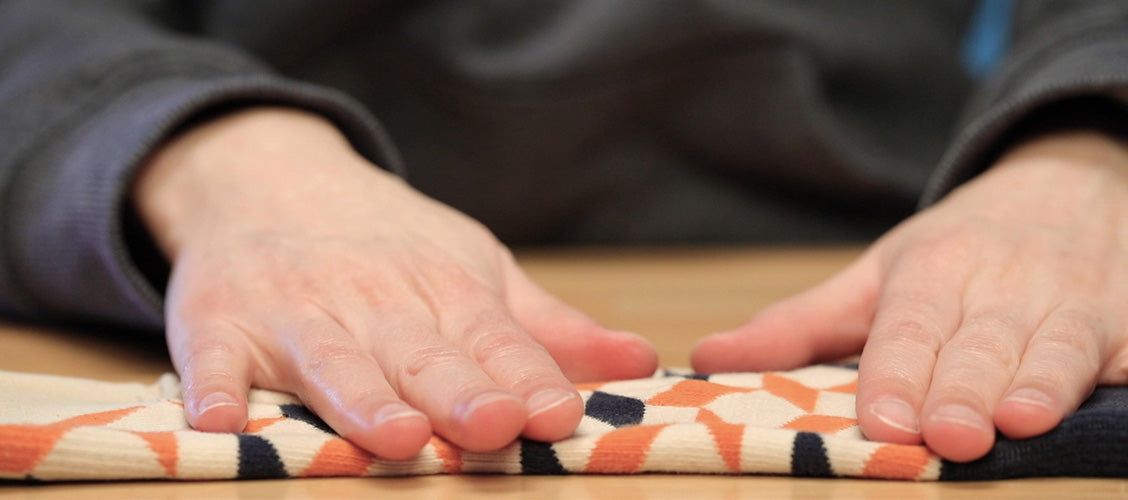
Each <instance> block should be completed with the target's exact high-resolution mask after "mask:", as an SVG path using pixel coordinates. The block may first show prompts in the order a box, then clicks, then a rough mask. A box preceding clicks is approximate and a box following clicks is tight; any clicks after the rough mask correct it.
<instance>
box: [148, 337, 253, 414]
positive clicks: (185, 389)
mask: <svg viewBox="0 0 1128 500" xmlns="http://www.w3.org/2000/svg"><path fill="white" fill-rule="evenodd" d="M241 334H242V332H240V331H238V329H237V328H235V327H233V326H229V325H219V324H212V325H202V324H197V325H187V324H185V323H184V322H182V321H179V320H178V319H177V318H176V317H172V318H171V319H170V321H169V325H168V333H167V339H168V345H169V354H170V356H171V358H172V362H173V365H174V366H175V367H176V371H177V373H178V374H180V384H181V397H183V399H184V412H185V414H186V417H187V419H188V423H189V425H191V426H192V427H193V428H195V429H197V430H201V431H205V432H241V431H242V430H243V427H245V426H246V424H247V391H248V389H249V388H250V380H249V369H248V368H249V366H248V359H249V357H248V353H247V352H246V350H245V349H244V348H243V346H242V345H241V344H240V343H239V342H237V341H236V340H234V339H238V338H240V337H239V336H240V335H241Z"/></svg>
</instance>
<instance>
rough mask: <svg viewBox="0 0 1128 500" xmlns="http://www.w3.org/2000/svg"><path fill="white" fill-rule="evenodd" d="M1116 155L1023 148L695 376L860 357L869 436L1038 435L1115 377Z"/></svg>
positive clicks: (707, 342) (1119, 184) (1120, 246)
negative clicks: (855, 355) (705, 372)
mask: <svg viewBox="0 0 1128 500" xmlns="http://www.w3.org/2000/svg"><path fill="white" fill-rule="evenodd" d="M1126 300H1128V148H1126V147H1125V145H1124V144H1123V143H1120V142H1117V141H1116V140H1113V139H1111V138H1109V137H1106V136H1103V135H1101V134H1099V133H1096V132H1074V133H1068V134H1064V133H1063V134H1059V135H1054V136H1046V137H1043V138H1040V139H1037V140H1031V141H1029V142H1026V143H1024V144H1022V145H1020V146H1019V147H1017V148H1015V149H1013V150H1012V151H1010V152H1009V153H1008V154H1007V155H1006V156H1005V157H1003V158H1002V159H1001V160H1000V161H999V162H998V163H997V164H996V165H995V166H994V167H992V168H991V169H990V170H988V171H987V172H985V173H984V174H982V175H980V176H979V177H978V178H976V179H974V180H972V181H971V182H968V183H967V184H965V185H964V186H963V187H961V188H960V189H958V190H956V191H955V192H953V193H951V194H950V195H949V196H948V197H947V198H946V199H945V200H943V201H942V202H941V203H939V204H937V205H935V206H934V207H932V208H930V209H928V210H925V211H923V212H921V213H920V214H918V215H917V216H915V217H913V218H911V219H909V220H907V221H906V222H904V223H903V224H901V225H900V226H898V227H896V228H895V229H893V230H892V231H891V232H889V233H888V234H887V235H885V236H884V237H882V238H881V239H880V240H878V241H877V242H876V243H875V244H874V245H873V246H872V247H871V248H870V249H869V250H868V251H867V252H866V253H865V254H864V255H862V256H861V257H860V258H859V259H858V261H857V262H855V263H854V264H852V265H851V266H850V267H848V268H847V269H845V270H844V271H843V272H841V273H840V274H838V275H837V276H835V277H832V278H831V279H829V280H828V281H826V282H824V283H822V284H821V285H819V286H817V287H815V288H813V289H811V290H809V291H807V292H804V293H803V294H800V295H798V296H796V297H793V298H791V299H788V300H785V301H783V302H780V303H778V304H775V305H774V306H771V307H769V308H767V309H766V310H764V311H763V312H762V313H760V314H759V315H757V316H756V317H755V318H753V319H752V320H751V321H749V322H748V323H746V324H745V325H743V326H741V327H739V328H737V329H735V330H733V331H731V332H726V333H721V334H717V335H714V336H712V337H709V338H706V339H704V340H703V341H702V342H700V343H699V344H698V346H697V347H696V348H695V350H694V352H693V364H694V367H695V368H697V369H698V370H702V371H707V372H715V371H726V370H747V369H752V370H766V369H785V368H793V367H798V366H801V365H804V364H807V363H810V362H815V361H827V360H834V359H841V358H842V357H845V356H847V355H850V354H853V353H856V352H858V351H859V350H861V349H862V347H863V344H864V350H863V351H862V355H861V359H860V361H859V375H858V376H859V380H858V397H857V410H858V419H859V424H860V425H861V427H862V430H863V431H864V432H865V434H866V435H867V436H868V437H869V438H871V439H875V440H880V441H889V442H895V443H904V444H913V443H919V442H921V441H922V440H923V442H924V443H925V444H926V445H927V446H929V447H930V448H931V449H932V450H933V451H935V452H936V453H937V454H939V455H940V456H942V457H944V458H947V459H950V460H954V461H969V460H973V459H976V458H979V457H981V456H983V455H984V454H986V453H987V452H988V451H990V448H991V446H992V445H993V444H994V438H995V430H996V428H997V429H998V430H999V431H1001V432H1002V433H1003V434H1004V435H1006V436H1008V437H1011V438H1025V437H1031V436H1035V435H1038V434H1041V433H1044V432H1047V431H1049V430H1050V429H1052V428H1053V427H1054V426H1056V425H1057V424H1058V423H1060V422H1061V420H1062V419H1063V418H1064V417H1065V416H1066V415H1067V414H1069V413H1071V412H1073V411H1074V410H1076V409H1077V407H1078V406H1079V405H1080V404H1081V402H1082V401H1083V400H1084V399H1085V398H1086V397H1087V396H1088V395H1089V394H1090V392H1091V391H1092V390H1093V388H1094V386H1095V385H1097V384H1118V385H1119V384H1125V382H1126V374H1128V349H1126V343H1128V331H1126V330H1125V328H1126V326H1128V308H1125V307H1124V304H1125V301H1126Z"/></svg>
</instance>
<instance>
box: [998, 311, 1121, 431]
mask: <svg viewBox="0 0 1128 500" xmlns="http://www.w3.org/2000/svg"><path fill="white" fill-rule="evenodd" d="M1101 317H1102V316H1099V315H1095V314H1089V313H1085V312H1082V311H1081V310H1078V309H1068V308H1062V309H1057V310H1055V311H1054V312H1053V313H1051V314H1050V315H1049V316H1048V317H1047V318H1046V320H1045V321H1043V322H1042V324H1041V325H1040V326H1039V327H1038V329H1037V331H1036V332H1035V333H1034V335H1033V337H1032V338H1031V339H1030V342H1029V345H1028V346H1027V348H1026V352H1025V354H1024V355H1023V357H1022V362H1021V364H1020V365H1019V368H1018V372H1017V373H1016V374H1015V376H1014V381H1013V382H1012V383H1011V384H1010V386H1009V387H1008V388H1007V390H1006V392H1005V395H1004V397H1003V399H1002V401H1000V402H999V404H998V406H997V407H996V408H995V415H994V423H995V426H996V427H998V429H999V431H1001V432H1002V433H1003V434H1005V435H1006V436H1007V437H1010V438H1012V439H1023V438H1028V437H1033V436H1037V435H1039V434H1042V433H1045V432H1047V431H1049V430H1050V429H1053V428H1054V427H1056V426H1057V425H1058V424H1059V423H1061V421H1062V419H1064V418H1065V416H1066V415H1067V414H1069V413H1071V412H1073V411H1074V410H1076V409H1077V408H1078V407H1079V406H1080V405H1081V402H1082V401H1084V399H1085V398H1086V397H1087V396H1088V395H1089V394H1090V393H1091V392H1092V391H1093V388H1094V386H1095V385H1096V383H1097V378H1098V376H1099V372H1100V368H1101V346H1102V343H1103V342H1105V339H1107V338H1108V337H1109V335H1110V331H1109V328H1108V326H1107V324H1106V323H1105V322H1104V321H1102V320H1101V319H1100V318H1101Z"/></svg>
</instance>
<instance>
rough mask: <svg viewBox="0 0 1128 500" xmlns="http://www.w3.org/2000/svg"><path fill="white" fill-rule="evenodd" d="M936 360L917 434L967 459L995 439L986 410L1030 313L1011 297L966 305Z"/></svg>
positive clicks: (1004, 380) (1009, 368)
mask: <svg viewBox="0 0 1128 500" xmlns="http://www.w3.org/2000/svg"><path fill="white" fill-rule="evenodd" d="M971 307H974V308H975V309H971V308H969V309H968V310H967V312H966V313H965V315H964V317H963V321H962V322H961V324H960V325H959V327H958V329H957V330H956V333H955V335H953V336H952V338H951V339H950V340H949V341H948V342H947V343H945V344H944V346H943V347H942V348H941V350H940V353H939V356H938V357H937V360H936V367H935V369H934V370H933V373H934V375H933V379H932V383H931V385H930V387H929V388H928V395H927V397H926V398H925V403H924V405H923V406H922V407H921V436H922V438H923V439H924V442H925V444H927V445H928V447H929V448H931V449H932V450H933V451H934V452H936V453H937V454H938V455H940V456H942V457H944V458H947V459H949V460H953V461H957V462H967V461H970V460H974V459H977V458H979V457H982V456H983V455H985V454H987V452H988V451H990V450H991V447H992V446H993V445H994V442H995V426H994V424H993V423H992V421H991V415H992V414H993V413H994V411H995V405H996V403H997V402H998V401H999V399H1001V398H1002V396H1003V392H1004V391H1005V390H1006V388H1007V386H1009V385H1010V383H1011V380H1012V378H1013V376H1014V373H1015V371H1016V370H1017V369H1018V363H1019V359H1020V357H1021V356H1022V352H1023V350H1024V348H1025V345H1026V341H1027V338H1028V337H1029V335H1030V334H1029V332H1031V331H1032V330H1033V329H1034V327H1035V324H1036V322H1037V319H1036V318H1025V317H1023V316H1022V315H1021V313H1018V312H1017V311H1021V310H1023V309H1025V308H1024V307H1021V305H1020V304H1017V303H1014V302H1013V301H1008V300H1003V301H1000V302H997V303H995V304H991V305H982V304H980V305H978V306H971Z"/></svg>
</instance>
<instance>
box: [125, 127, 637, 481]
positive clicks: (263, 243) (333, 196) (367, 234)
mask: <svg viewBox="0 0 1128 500" xmlns="http://www.w3.org/2000/svg"><path fill="white" fill-rule="evenodd" d="M133 195H134V203H135V206H136V207H137V210H138V212H139V213H140V214H141V216H142V219H143V220H144V221H145V222H146V225H147V227H148V228H149V229H150V231H151V232H152V234H153V236H154V239H155V240H156V241H157V243H158V245H159V246H160V247H161V249H162V251H163V252H164V253H165V255H166V256H167V257H168V258H169V260H170V262H171V263H172V275H171V278H170V283H169V286H168V293H167V301H166V302H167V303H166V318H167V338H168V344H169V349H170V353H171V356H172V359H173V363H174V365H175V366H176V369H177V371H178V372H179V374H180V376H181V379H182V382H183V390H184V399H185V408H186V411H187V415H188V420H189V422H190V423H191V424H192V425H193V426H194V427H195V428H197V429H200V430H205V431H225V432H237V431H240V430H241V429H242V428H243V426H244V425H245V422H246V418H247V408H246V392H247V389H248V388H249V387H250V386H255V387H260V388H265V389H273V390H279V391H287V392H292V393H294V394H296V395H297V396H298V397H300V398H301V400H302V401H303V402H304V403H305V404H307V405H308V406H309V407H310V408H311V409H312V410H313V411H315V412H316V413H317V414H318V415H319V416H321V417H322V418H323V419H324V420H325V421H326V422H327V423H328V424H329V425H330V426H332V427H333V428H334V429H335V430H336V431H337V432H338V433H340V434H341V435H343V436H344V437H345V438H347V439H349V440H351V441H353V442H354V443H356V444H357V445H359V446H361V447H363V448H366V449H367V450H369V451H371V452H373V453H375V454H377V455H379V456H382V457H385V458H392V459H400V458H407V457H411V456H413V455H415V454H416V453H417V452H418V451H419V450H420V449H421V448H422V447H423V446H424V444H426V442H427V440H428V439H430V437H431V435H432V430H433V431H434V432H437V433H438V434H440V435H442V436H444V437H446V438H447V439H449V440H450V441H452V442H453V443H455V444H457V445H459V446H462V447H464V448H466V449H469V450H489V449H496V448H499V447H502V446H504V445H506V444H508V443H510V442H511V441H512V440H513V439H515V438H516V437H517V436H518V435H524V436H527V437H529V438H532V439H538V440H558V439H561V438H564V437H567V436H568V435H570V434H571V433H572V431H573V430H574V429H575V427H576V425H578V423H579V420H580V418H581V417H582V415H583V404H582V401H581V399H580V397H579V395H578V393H577V392H576V391H575V389H574V388H573V385H572V382H573V381H590V380H595V379H613V378H630V377H639V376H648V375H650V374H651V373H652V372H653V371H654V369H655V366H656V362H657V361H656V355H655V353H654V351H653V349H652V348H651V346H650V345H649V344H648V343H647V342H646V341H644V340H642V339H641V338H639V337H637V336H634V335H632V334H627V333H622V332H613V331H610V330H607V329H606V328H604V327H602V326H600V325H598V324H596V322H594V321H593V320H591V319H590V318H588V317H587V316H584V315H583V314H581V313H579V312H578V311H576V310H574V309H572V308H570V307H568V306H566V305H565V304H563V303H562V302H561V301H559V300H558V299H556V298H554V297H552V296H550V295H549V294H547V293H546V292H544V291H542V290H541V289H539V288H538V287H537V286H536V285H535V284H534V283H532V282H531V281H530V280H529V278H528V277H526V276H525V275H524V274H523V273H522V272H521V271H520V270H519V269H518V267H517V265H516V264H515V262H514V260H513V258H512V256H511V255H510V254H509V253H508V251H506V249H505V248H504V247H503V246H502V245H501V244H499V243H498V242H497V241H496V240H495V239H494V238H493V237H492V235H490V234H489V232H488V231H486V230H485V229H484V228H483V227H481V226H480V225H478V224H477V223H475V222H473V221H472V220H470V219H469V218H467V217H465V216H463V215H461V214H459V213H457V212H455V211H454V210H452V209H450V208H448V207H446V206H443V205H441V204H439V203H437V202H435V201H433V200H430V199H428V198H426V197H424V196H422V195H421V194H419V193H417V192H415V191H414V190H412V189H411V188H410V187H408V186H407V185H406V184H405V183H403V182H401V181H400V180H399V179H398V178H396V177H394V176H392V175H390V174H387V173H385V172H383V171H381V170H380V169H378V168H376V167H375V166H373V165H371V164H369V163H368V162H367V161H365V160H364V159H363V158H361V157H360V156H359V155H358V154H356V153H355V152H353V150H352V149H351V148H350V146H349V144H348V143H347V141H346V140H345V138H344V137H343V136H342V135H341V134H340V133H339V132H338V131H337V130H336V129H335V128H334V127H333V126H332V125H330V124H329V123H328V122H327V121H325V120H323V119H321V118H319V117H316V116H313V115H310V114H306V113H303V112H299V111H296V110H284V109H250V110H246V111H240V112H235V113H232V114H229V115H225V116H223V117H221V118H218V119H215V120H212V121H209V122H206V123H204V124H201V125H197V126H195V127H193V128H192V129H190V130H188V131H186V132H184V133H182V134H180V135H178V136H176V137H175V138H174V139H173V140H172V141H170V142H169V143H168V144H167V145H165V146H164V147H162V148H161V149H160V150H159V151H158V153H157V154H156V155H155V156H154V157H153V158H152V159H151V160H150V161H149V163H148V164H147V165H146V166H145V168H144V169H143V170H142V172H141V173H140V175H139V177H138V179H137V183H136V185H135V187H134V190H133ZM514 209H519V207H514ZM570 380H571V381H570Z"/></svg>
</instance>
